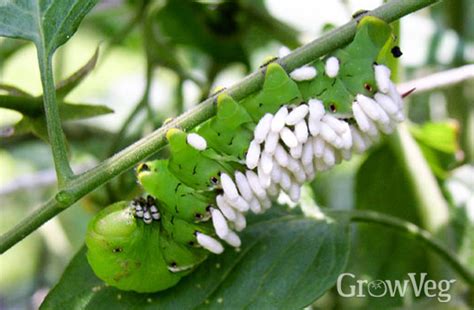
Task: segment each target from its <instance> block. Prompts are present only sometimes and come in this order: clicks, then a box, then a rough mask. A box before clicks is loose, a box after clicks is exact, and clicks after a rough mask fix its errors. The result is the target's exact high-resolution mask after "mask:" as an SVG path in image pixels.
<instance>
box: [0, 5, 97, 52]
mask: <svg viewBox="0 0 474 310" xmlns="http://www.w3.org/2000/svg"><path fill="white" fill-rule="evenodd" d="M97 1H98V0H18V1H2V3H1V4H2V5H1V6H0V36H5V37H12V38H21V39H26V40H29V41H32V42H34V43H35V45H36V47H37V48H38V50H42V51H44V55H47V56H50V55H51V54H52V53H53V52H54V51H55V50H56V49H57V48H58V47H59V46H61V45H62V44H64V43H65V42H66V41H67V40H68V39H69V38H70V37H71V36H72V35H73V34H74V32H76V29H77V27H78V26H79V23H80V22H81V20H82V19H83V18H84V16H85V15H86V14H87V13H88V12H89V11H90V10H91V9H92V7H93V6H94V5H95V4H96V2H97Z"/></svg>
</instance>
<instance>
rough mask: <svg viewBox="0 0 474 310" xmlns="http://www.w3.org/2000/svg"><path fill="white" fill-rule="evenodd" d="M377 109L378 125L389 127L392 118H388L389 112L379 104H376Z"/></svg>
mask: <svg viewBox="0 0 474 310" xmlns="http://www.w3.org/2000/svg"><path fill="white" fill-rule="evenodd" d="M374 107H375V109H377V113H378V114H379V121H378V123H380V124H383V125H388V124H389V123H390V117H389V116H388V114H387V112H385V110H384V109H383V108H382V106H380V104H379V103H378V102H376V104H375V106H374Z"/></svg>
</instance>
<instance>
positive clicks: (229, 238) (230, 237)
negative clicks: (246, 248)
mask: <svg viewBox="0 0 474 310" xmlns="http://www.w3.org/2000/svg"><path fill="white" fill-rule="evenodd" d="M223 240H224V241H225V242H227V244H229V245H230V246H233V247H234V248H238V247H240V246H241V245H242V242H241V241H240V238H239V236H238V235H237V234H236V233H235V232H233V231H232V230H229V233H228V234H227V235H226V236H225V237H224V238H223Z"/></svg>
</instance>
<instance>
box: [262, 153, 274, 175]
mask: <svg viewBox="0 0 474 310" xmlns="http://www.w3.org/2000/svg"><path fill="white" fill-rule="evenodd" d="M260 164H261V165H262V170H263V172H264V173H265V174H270V173H271V172H272V169H273V158H272V154H268V153H265V152H263V153H262V157H261V158H260Z"/></svg>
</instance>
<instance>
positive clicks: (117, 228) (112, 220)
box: [86, 201, 181, 292]
mask: <svg viewBox="0 0 474 310" xmlns="http://www.w3.org/2000/svg"><path fill="white" fill-rule="evenodd" d="M86 245H87V248H88V251H87V260H88V261H89V264H90V265H91V267H92V269H93V270H94V272H95V274H96V275H97V276H98V277H99V278H100V279H102V280H103V281H105V282H106V283H107V284H109V285H112V286H115V287H117V288H119V289H122V290H132V289H133V290H134V291H137V292H155V291H160V290H163V289H166V288H168V287H170V286H173V285H175V284H176V283H177V282H178V281H179V279H180V278H181V275H180V274H176V273H173V272H170V271H169V270H168V264H167V263H166V261H165V259H164V257H163V255H162V250H161V247H160V228H159V225H146V224H145V223H144V222H143V221H142V220H137V218H136V217H135V214H134V207H132V206H131V204H130V203H128V202H124V201H122V202H117V203H115V204H112V205H110V206H109V207H107V208H105V209H103V210H102V211H100V212H99V213H98V214H97V215H96V216H95V218H94V219H93V220H92V221H91V222H90V223H89V226H88V229H87V235H86Z"/></svg>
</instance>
